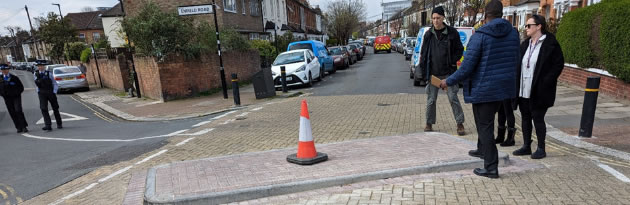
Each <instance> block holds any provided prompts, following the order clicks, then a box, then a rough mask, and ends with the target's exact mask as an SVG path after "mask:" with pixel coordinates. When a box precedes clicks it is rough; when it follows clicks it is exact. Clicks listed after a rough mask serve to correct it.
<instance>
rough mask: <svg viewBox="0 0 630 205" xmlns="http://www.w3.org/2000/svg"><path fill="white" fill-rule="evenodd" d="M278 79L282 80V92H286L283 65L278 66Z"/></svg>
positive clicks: (285, 73)
mask: <svg viewBox="0 0 630 205" xmlns="http://www.w3.org/2000/svg"><path fill="white" fill-rule="evenodd" d="M280 80H281V81H282V92H283V93H286V92H287V91H288V89H287V71H286V70H285V68H284V66H280Z"/></svg>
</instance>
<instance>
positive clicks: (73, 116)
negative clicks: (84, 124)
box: [35, 110, 88, 125]
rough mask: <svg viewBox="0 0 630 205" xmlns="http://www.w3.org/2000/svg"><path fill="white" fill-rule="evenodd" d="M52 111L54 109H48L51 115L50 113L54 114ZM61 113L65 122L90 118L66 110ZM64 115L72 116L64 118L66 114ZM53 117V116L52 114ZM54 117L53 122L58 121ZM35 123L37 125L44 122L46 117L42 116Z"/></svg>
mask: <svg viewBox="0 0 630 205" xmlns="http://www.w3.org/2000/svg"><path fill="white" fill-rule="evenodd" d="M52 113H53V111H52V110H50V111H48V114H49V115H50V114H52ZM59 114H60V115H61V120H62V121H64V122H67V121H77V120H87V119H88V118H86V117H81V116H78V115H73V114H69V113H65V112H59ZM64 115H65V116H68V117H70V118H65V119H64V118H63V116H64ZM51 117H52V116H51ZM52 119H54V117H53V118H52ZM52 119H51V122H57V121H56V120H52ZM35 124H36V125H40V124H44V118H43V117H42V118H41V119H39V120H38V121H37V122H36V123H35Z"/></svg>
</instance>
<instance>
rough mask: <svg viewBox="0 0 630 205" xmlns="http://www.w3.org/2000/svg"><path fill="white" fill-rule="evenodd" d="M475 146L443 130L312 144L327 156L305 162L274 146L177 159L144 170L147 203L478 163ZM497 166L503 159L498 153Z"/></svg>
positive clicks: (212, 199) (264, 193)
mask: <svg viewBox="0 0 630 205" xmlns="http://www.w3.org/2000/svg"><path fill="white" fill-rule="evenodd" d="M475 148H476V146H475V145H474V144H472V143H471V142H469V141H466V140H463V139H460V138H457V137H454V136H451V135H448V134H443V133H418V134H410V135H403V136H389V137H376V138H370V139H363V140H353V141H348V142H340V143H333V144H324V145H319V146H318V151H320V152H324V153H327V154H328V155H329V160H328V161H326V162H322V163H319V164H315V165H311V166H300V165H296V164H291V163H288V162H287V161H286V156H287V155H289V154H293V153H295V152H296V149H294V148H290V149H280V150H272V151H265V152H254V153H246V154H240V155H233V156H225V157H218V158H207V159H201V160H193V161H185V162H177V163H172V164H167V165H161V166H158V167H154V168H152V169H150V170H149V174H148V178H147V192H146V193H145V200H146V202H147V203H148V204H219V203H229V202H234V201H242V200H249V199H254V198H261V197H268V196H273V195H281V194H289V193H295V192H300V191H306V190H312V189H319V188H325V187H332V186H341V185H346V184H351V183H356V182H361V181H369V180H378V179H385V178H392V177H400V176H406V175H416V174H422V173H434V172H446V171H456V170H463V169H467V170H468V171H470V169H473V168H476V167H481V166H483V161H482V160H481V159H478V158H473V157H470V156H468V154H467V153H468V150H470V149H475ZM500 158H501V159H500V162H501V164H502V165H505V164H509V157H508V156H507V155H506V154H504V153H501V154H500Z"/></svg>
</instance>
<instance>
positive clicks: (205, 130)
mask: <svg viewBox="0 0 630 205" xmlns="http://www.w3.org/2000/svg"><path fill="white" fill-rule="evenodd" d="M212 130H214V128H210V129H203V130H201V131H199V132H195V133H190V134H178V135H181V136H197V135H203V134H206V133H208V132H210V131H212Z"/></svg>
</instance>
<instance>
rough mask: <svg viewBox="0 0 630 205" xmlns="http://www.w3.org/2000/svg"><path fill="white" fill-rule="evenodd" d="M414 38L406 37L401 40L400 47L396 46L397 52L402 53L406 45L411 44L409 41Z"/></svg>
mask: <svg viewBox="0 0 630 205" xmlns="http://www.w3.org/2000/svg"><path fill="white" fill-rule="evenodd" d="M414 39H416V37H406V38H403V39H402V40H401V43H400V47H399V48H398V52H399V53H402V54H404V53H405V49H407V46H408V45H409V44H411V41H413V40H414Z"/></svg>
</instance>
